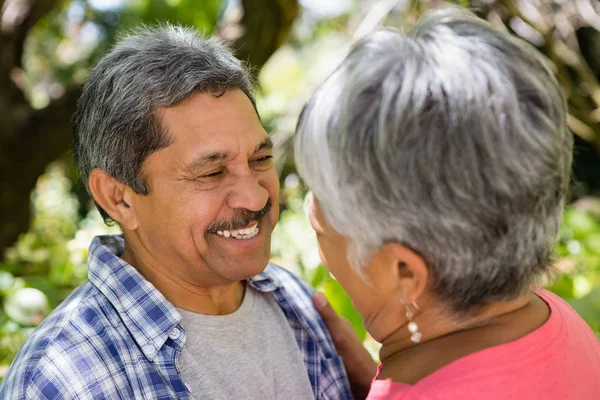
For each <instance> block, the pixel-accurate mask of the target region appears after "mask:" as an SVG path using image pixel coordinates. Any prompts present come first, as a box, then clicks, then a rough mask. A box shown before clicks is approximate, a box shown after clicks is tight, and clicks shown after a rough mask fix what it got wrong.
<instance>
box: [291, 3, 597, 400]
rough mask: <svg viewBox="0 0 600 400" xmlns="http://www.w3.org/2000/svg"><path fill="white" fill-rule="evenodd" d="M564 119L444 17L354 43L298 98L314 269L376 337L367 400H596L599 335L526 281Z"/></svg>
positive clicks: (540, 76)
mask: <svg viewBox="0 0 600 400" xmlns="http://www.w3.org/2000/svg"><path fill="white" fill-rule="evenodd" d="M566 112H567V111H566V105H565V100H564V98H563V96H562V94H561V92H560V89H559V87H558V84H557V82H556V80H555V78H554V76H553V74H552V72H551V71H550V69H549V68H548V66H547V65H546V63H545V61H544V60H543V59H542V57H541V56H540V55H539V54H538V53H537V52H536V50H535V49H534V48H533V47H531V46H530V45H528V44H527V43H525V42H523V41H521V40H519V39H517V38H514V37H511V36H510V35H509V34H507V33H504V32H500V31H497V30H496V29H494V28H493V27H492V26H491V25H489V24H488V23H487V22H485V21H483V20H480V19H478V18H476V17H475V16H473V15H472V14H470V13H467V12H466V11H459V10H452V9H447V10H442V11H438V12H435V13H433V14H430V15H428V16H427V17H425V18H424V19H422V20H421V21H420V22H419V23H418V24H417V25H416V26H415V28H414V29H413V30H412V31H411V32H410V33H409V34H408V35H407V36H403V35H400V34H397V33H394V32H390V31H382V32H377V33H374V34H372V35H370V36H369V37H367V38H365V39H364V40H362V41H360V42H359V43H357V44H356V45H355V46H354V47H353V49H352V50H351V52H350V54H349V55H348V56H347V58H346V59H345V60H344V61H343V63H342V64H341V66H340V67H339V68H338V69H337V70H336V71H335V72H334V73H333V74H332V75H331V76H330V77H329V78H328V79H327V80H326V81H325V83H324V84H323V85H322V86H321V87H320V88H319V90H318V91H317V92H316V93H315V94H314V96H313V97H312V98H311V100H310V101H309V102H308V104H307V105H306V107H305V109H304V111H303V113H302V116H301V118H300V121H299V124H298V131H297V137H296V141H295V146H296V162H297V164H298V171H299V172H300V174H301V176H302V177H303V179H304V180H305V182H306V183H307V185H308V186H309V188H310V189H311V190H312V192H313V193H314V197H312V198H311V199H312V200H310V201H309V204H308V207H309V217H310V220H311V223H312V225H313V227H314V229H315V231H316V232H317V237H318V240H319V248H320V253H321V257H322V259H323V262H324V263H325V264H326V266H327V267H328V268H329V270H330V271H331V273H332V274H333V275H334V276H335V277H336V278H337V279H338V281H339V282H340V284H341V285H342V286H343V287H344V288H345V289H346V291H347V292H348V294H349V295H350V297H351V298H352V301H353V303H354V306H355V308H356V310H357V311H358V312H359V313H360V314H361V315H362V317H363V320H364V323H365V326H366V328H367V330H368V331H369V333H370V334H371V335H372V336H373V338H375V339H376V340H377V341H379V342H381V343H382V348H381V351H380V360H381V365H380V367H379V369H378V372H377V377H376V379H375V380H374V381H373V384H372V387H371V392H370V393H369V396H368V398H370V399H383V398H386V399H388V398H389V399H392V398H393V399H461V400H464V399H600V346H599V343H598V340H597V339H596V337H595V336H594V334H593V333H592V332H591V330H590V329H589V327H588V326H587V325H586V324H585V323H584V322H583V320H581V318H580V317H579V316H578V315H577V314H576V313H575V311H574V310H573V309H571V308H570V307H569V306H568V305H567V304H566V303H565V302H564V301H562V300H561V299H560V298H558V297H557V296H555V295H553V294H551V293H549V292H548V291H546V290H543V289H541V288H539V287H537V286H533V285H534V284H535V283H536V282H539V280H540V279H541V278H543V277H545V276H547V275H548V274H549V273H551V272H552V267H551V265H552V249H553V247H554V245H555V241H556V239H557V235H558V231H559V224H560V221H561V214H562V209H563V206H564V203H565V197H566V194H567V190H568V186H569V181H570V171H571V161H572V160H571V159H572V150H573V148H572V147H573V144H572V135H571V133H570V132H569V130H568V128H567V123H566ZM334 335H335V333H334Z"/></svg>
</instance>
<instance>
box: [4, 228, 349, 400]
mask: <svg viewBox="0 0 600 400" xmlns="http://www.w3.org/2000/svg"><path fill="white" fill-rule="evenodd" d="M123 249H124V242H123V238H122V236H98V237H96V238H94V240H93V241H92V244H91V246H90V252H89V258H88V265H89V279H88V281H87V282H86V283H85V284H83V285H82V286H81V287H79V288H78V289H77V290H75V291H74V292H73V294H71V296H69V298H68V299H66V300H65V301H64V302H63V303H62V304H61V305H60V306H59V307H58V308H57V309H56V310H55V311H54V312H52V314H50V315H49V316H48V318H46V320H44V322H43V323H42V324H41V325H40V326H39V327H38V328H37V329H36V330H35V332H34V333H33V334H32V335H31V336H30V338H29V339H28V340H27V342H26V343H25V344H24V345H23V347H22V348H21V350H20V352H19V354H18V355H17V358H16V359H15V360H14V362H13V364H12V365H11V367H10V369H9V371H8V373H7V375H6V377H5V378H4V380H3V381H2V383H0V399H7V400H8V399H10V400H21V399H127V400H130V399H193V398H196V399H201V398H202V393H190V391H189V390H188V388H187V387H186V384H185V382H183V381H182V379H181V374H180V373H179V368H178V365H177V359H178V356H179V354H180V353H181V349H182V348H183V345H184V343H185V341H186V337H185V331H184V329H183V328H182V327H181V325H180V324H179V320H180V318H181V317H180V315H179V314H178V312H177V311H176V309H175V308H174V307H173V305H172V304H171V303H169V302H168V301H167V300H166V299H165V298H164V297H163V295H162V294H161V293H160V292H159V291H158V290H156V289H155V288H154V286H152V284H151V283H150V282H148V281H147V280H145V279H144V278H143V277H142V275H140V274H139V273H138V272H137V271H136V270H135V269H134V268H133V267H132V266H131V265H129V264H127V263H126V262H124V261H123V260H122V259H121V258H119V257H118V256H117V254H121V253H122V252H123ZM247 283H248V284H249V285H251V286H252V287H253V288H255V289H256V290H258V291H260V292H262V293H264V295H265V296H274V298H275V299H276V300H277V302H278V303H279V305H280V307H281V308H282V310H283V311H284V312H285V315H286V317H287V319H288V321H289V323H290V326H291V327H292V330H293V332H294V335H295V337H296V341H297V343H298V347H299V348H300V351H301V352H302V355H303V359H304V363H305V365H306V371H307V373H308V376H309V379H310V383H311V385H312V387H313V392H314V395H315V397H316V398H317V399H336V400H338V399H351V398H352V395H351V392H350V386H349V383H348V379H347V376H346V372H345V370H344V366H343V364H342V361H341V359H340V358H339V356H338V355H337V353H336V351H335V348H334V346H333V343H332V341H331V338H330V336H329V333H328V332H327V330H326V329H325V326H324V324H323V321H322V320H321V318H320V317H319V315H318V313H317V312H316V310H315V308H314V307H313V304H312V301H311V295H312V294H313V290H312V288H310V286H308V285H307V284H306V283H304V282H302V281H301V280H300V279H298V278H297V277H295V276H294V275H292V274H291V273H289V272H288V271H286V270H284V269H282V268H280V267H277V266H275V265H273V264H269V265H268V266H267V268H266V269H265V271H264V272H262V273H261V274H259V275H257V276H255V277H253V278H250V279H248V281H247ZM224 345H226V343H225V344H224Z"/></svg>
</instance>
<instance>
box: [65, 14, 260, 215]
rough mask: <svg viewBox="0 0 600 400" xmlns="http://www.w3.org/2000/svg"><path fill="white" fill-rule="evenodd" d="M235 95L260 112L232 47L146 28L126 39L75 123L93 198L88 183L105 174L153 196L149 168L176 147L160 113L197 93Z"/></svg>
mask: <svg viewBox="0 0 600 400" xmlns="http://www.w3.org/2000/svg"><path fill="white" fill-rule="evenodd" d="M234 89H240V90H242V91H243V92H244V93H245V94H246V95H247V96H248V98H249V99H250V101H251V102H252V104H253V105H254V107H255V109H256V105H255V101H254V97H253V93H252V90H253V86H252V81H251V78H250V74H249V72H248V70H247V69H246V68H245V67H244V66H243V65H242V63H241V62H240V61H239V60H238V59H236V58H235V57H234V56H233V54H232V53H231V51H230V50H229V49H228V48H227V47H226V46H225V45H223V44H221V43H218V42H217V41H215V40H211V39H206V38H203V37H201V36H200V35H198V33H197V32H195V31H194V30H192V29H188V28H183V27H177V26H171V25H162V26H158V27H143V28H140V29H138V30H137V31H135V32H134V33H133V34H131V35H129V36H127V37H125V38H123V39H122V40H121V41H120V42H118V43H117V44H116V45H115V46H114V47H113V49H112V50H111V51H110V52H109V53H108V54H106V55H105V56H104V57H103V58H102V59H101V60H100V62H99V63H98V64H97V65H96V67H95V68H94V69H93V70H92V72H91V74H90V77H89V79H88V81H87V82H86V84H85V86H84V88H83V94H82V95H81V98H80V100H79V103H78V105H77V112H76V114H75V117H74V127H73V142H74V143H73V147H74V154H75V160H76V161H77V164H78V165H79V169H80V175H81V178H82V180H83V182H84V185H85V187H86V189H87V190H88V192H89V191H90V190H89V186H88V182H87V180H88V176H89V174H90V172H91V171H92V170H93V169H94V168H100V169H102V170H103V171H105V172H106V173H107V174H108V175H110V176H112V177H113V178H115V179H117V180H118V181H119V182H122V183H125V184H127V185H129V186H130V187H131V188H132V189H133V190H134V191H136V192H137V193H139V194H142V195H147V194H148V193H149V190H150V188H149V187H148V184H147V182H146V177H145V176H144V172H143V164H144V161H145V160H146V158H147V157H148V156H149V155H150V154H152V153H153V152H155V151H157V150H160V149H161V148H163V147H166V146H168V145H169V144H170V143H171V142H170V138H169V137H168V135H167V133H166V132H165V131H164V129H163V127H162V126H161V121H160V120H159V118H158V116H157V114H156V110H157V109H158V108H160V107H170V106H173V105H176V104H178V103H179V102H181V101H183V100H184V99H186V98H187V97H188V96H190V95H192V94H194V93H197V92H209V93H213V94H215V95H216V96H220V95H222V94H223V93H224V92H226V91H228V90H234ZM96 206H97V207H98V210H99V211H100V213H101V214H102V216H103V218H104V220H105V222H107V223H108V222H110V220H111V219H110V216H109V215H108V214H107V213H106V211H104V210H103V209H102V208H101V207H100V206H99V205H98V204H97V203H96Z"/></svg>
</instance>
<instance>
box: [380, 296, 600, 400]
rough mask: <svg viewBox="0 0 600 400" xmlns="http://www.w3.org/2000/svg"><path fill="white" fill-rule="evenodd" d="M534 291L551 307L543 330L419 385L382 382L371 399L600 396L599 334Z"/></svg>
mask: <svg viewBox="0 0 600 400" xmlns="http://www.w3.org/2000/svg"><path fill="white" fill-rule="evenodd" d="M535 292H536V294H537V295H538V296H539V297H540V298H541V299H542V300H543V301H544V302H545V303H546V304H547V305H548V307H549V309H550V316H549V317H548V320H547V321H546V322H545V323H544V324H543V325H542V326H540V327H539V328H538V329H536V330H534V331H532V332H530V333H529V334H527V335H525V336H523V337H521V338H519V339H517V340H514V341H512V342H508V343H505V344H502V345H498V346H494V347H491V348H488V349H485V350H482V351H478V352H476V353H473V354H470V355H468V356H465V357H463V358H460V359H458V360H456V361H454V362H452V363H450V364H448V365H447V366H445V367H443V368H441V369H439V370H438V371H436V372H434V373H433V374H431V375H429V376H427V377H426V378H424V379H422V380H420V381H419V382H417V383H416V384H414V385H405V384H401V383H392V382H377V383H376V384H375V385H374V386H373V389H374V391H373V396H371V397H369V399H373V400H375V399H379V398H386V399H398V400H400V399H432V400H435V399H460V400H468V399H481V400H486V399H500V398H502V399H504V398H510V399H517V400H518V399H532V398H544V399H550V400H553V399H557V400H558V399H561V400H562V399H600V380H599V379H598V377H600V342H599V341H598V339H597V337H596V335H595V334H594V333H593V332H592V330H591V329H590V328H589V326H588V325H587V324H586V323H585V322H584V321H583V319H581V317H580V316H579V315H578V314H577V312H576V311H575V310H574V309H573V308H572V307H571V306H570V305H569V304H568V303H567V302H566V301H564V300H563V299H561V298H560V297H558V296H556V295H555V294H553V293H551V292H549V291H547V290H544V289H536V290H535ZM386 392H387V393H389V396H388V397H378V395H377V394H378V393H386Z"/></svg>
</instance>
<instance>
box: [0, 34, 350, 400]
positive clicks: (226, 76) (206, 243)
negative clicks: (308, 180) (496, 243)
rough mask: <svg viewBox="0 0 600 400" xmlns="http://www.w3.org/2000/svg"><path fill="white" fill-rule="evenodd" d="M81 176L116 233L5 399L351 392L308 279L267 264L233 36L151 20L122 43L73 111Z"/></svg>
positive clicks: (265, 211) (96, 248)
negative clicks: (207, 35) (225, 40)
mask: <svg viewBox="0 0 600 400" xmlns="http://www.w3.org/2000/svg"><path fill="white" fill-rule="evenodd" d="M73 139H74V152H75V158H76V161H77V163H78V165H79V168H80V171H81V177H82V180H83V181H84V183H85V185H86V187H87V189H88V190H89V192H90V193H91V195H92V197H93V199H94V201H95V202H96V204H97V206H98V209H99V211H100V213H101V214H102V216H103V217H104V218H105V220H106V221H111V220H112V221H116V222H117V223H118V224H119V225H120V227H121V228H122V230H123V236H112V237H110V236H104V237H96V238H95V239H94V240H93V242H92V244H91V246H90V251H89V260H88V261H89V280H88V281H87V282H86V283H85V284H84V285H83V286H82V287H80V288H79V289H77V290H76V291H75V292H74V293H73V294H72V295H71V296H70V297H69V298H68V299H67V300H65V301H64V302H63V303H62V304H61V305H60V306H59V307H58V308H57V309H56V310H55V311H54V312H53V313H52V314H51V315H50V316H49V317H48V318H47V319H46V320H45V321H44V322H43V323H42V324H41V325H40V327H39V328H38V329H37V330H36V331H35V332H34V333H33V335H32V336H31V337H30V338H29V340H28V341H27V342H26V343H25V345H24V346H23V348H22V349H21V351H20V353H19V354H18V356H17V358H16V359H15V361H14V362H13V364H12V366H11V368H10V369H9V371H8V373H7V375H6V377H5V379H4V381H3V382H2V384H1V386H0V398H2V399H100V398H102V399H105V398H106V399H177V398H180V399H189V398H197V399H200V398H201V399H230V398H244V399H247V398H260V399H268V398H289V399H303V398H320V399H344V398H350V397H351V394H350V389H349V384H348V380H347V377H346V373H345V371H344V368H343V365H342V363H341V360H340V358H339V357H338V356H337V353H336V351H335V348H334V347H333V344H332V342H331V338H330V336H329V334H328V332H327V331H326V329H325V326H324V324H323V321H322V320H321V318H320V317H319V315H318V313H317V312H316V310H315V308H314V306H313V305H312V302H311V295H312V294H313V293H312V289H311V288H310V287H308V286H307V285H306V284H305V283H303V282H301V281H300V280H299V279H298V278H296V277H294V276H293V275H291V274H290V273H289V272H287V271H285V270H283V269H281V268H279V267H277V266H274V265H271V264H268V260H269V253H270V235H271V232H272V230H273V228H274V226H275V223H276V221H277V218H278V191H279V181H278V177H277V174H276V172H275V170H274V167H273V163H272V160H271V158H272V154H271V153H272V152H271V148H272V144H271V141H270V140H269V137H268V136H267V133H266V132H265V131H264V129H263V128H262V126H261V124H260V121H259V118H258V115H257V112H256V108H255V103H254V98H253V96H252V89H251V84H250V79H249V76H248V73H247V71H246V70H245V69H244V68H243V67H242V66H241V63H240V62H239V61H238V60H237V59H235V58H234V57H233V56H232V55H231V53H230V52H229V50H228V49H227V48H225V47H223V46H221V45H219V44H217V43H214V42H212V41H209V40H205V39H203V38H201V37H199V36H197V35H196V34H195V33H193V32H192V31H190V30H186V29H183V28H175V27H161V28H157V29H148V30H143V31H140V32H138V33H137V34H136V35H133V36H129V37H127V38H125V39H124V40H122V41H121V42H120V43H118V44H117V45H116V46H115V47H114V49H113V50H112V51H111V52H110V53H109V54H107V55H106V56H105V57H104V58H103V59H102V60H101V61H100V63H99V64H98V65H97V66H96V68H95V69H94V70H93V71H92V73H91V76H90V78H89V80H88V82H87V83H86V85H85V87H84V90H83V94H82V96H81V99H80V101H79V105H78V110H77V113H76V115H75V119H74V131H73Z"/></svg>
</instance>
